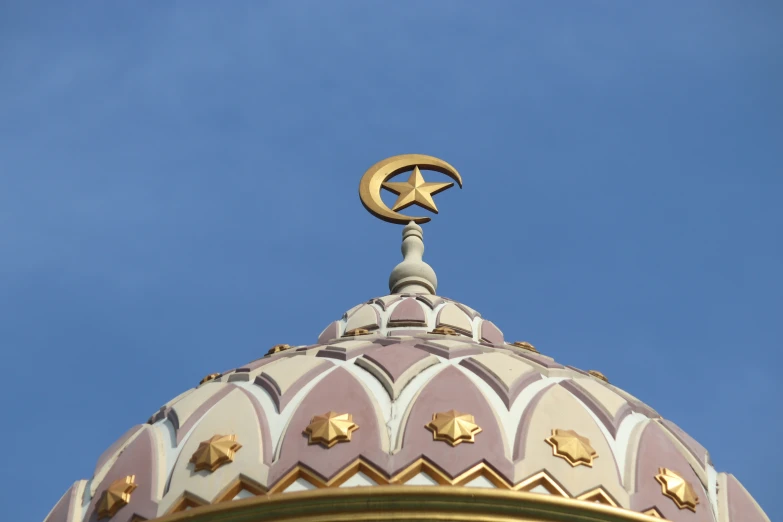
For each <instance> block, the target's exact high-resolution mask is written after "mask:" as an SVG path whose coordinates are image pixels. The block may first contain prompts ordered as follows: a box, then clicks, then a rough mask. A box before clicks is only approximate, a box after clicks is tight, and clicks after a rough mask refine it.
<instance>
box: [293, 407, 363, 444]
mask: <svg viewBox="0 0 783 522" xmlns="http://www.w3.org/2000/svg"><path fill="white" fill-rule="evenodd" d="M358 429H359V426H357V425H356V424H355V423H354V422H353V415H351V414H350V413H335V412H333V411H330V412H327V413H324V414H323V415H316V416H315V417H313V419H312V420H311V421H310V425H309V426H307V428H305V430H304V433H305V434H306V435H307V436H308V443H309V444H322V445H323V446H325V447H327V448H331V447H332V446H334V445H335V444H337V443H338V442H350V441H351V434H352V433H353V432H354V431H356V430H358Z"/></svg>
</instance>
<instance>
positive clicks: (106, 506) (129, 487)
mask: <svg viewBox="0 0 783 522" xmlns="http://www.w3.org/2000/svg"><path fill="white" fill-rule="evenodd" d="M135 480H136V475H128V476H127V477H123V478H121V479H118V480H115V481H114V482H112V483H111V484H110V485H109V487H108V488H106V491H104V492H103V495H101V498H100V500H99V501H98V520H101V519H104V518H111V517H113V516H114V515H116V514H117V511H119V510H120V508H121V507H123V506H127V505H128V504H129V503H130V500H131V493H133V490H134V489H136V487H137V484H136V482H135Z"/></svg>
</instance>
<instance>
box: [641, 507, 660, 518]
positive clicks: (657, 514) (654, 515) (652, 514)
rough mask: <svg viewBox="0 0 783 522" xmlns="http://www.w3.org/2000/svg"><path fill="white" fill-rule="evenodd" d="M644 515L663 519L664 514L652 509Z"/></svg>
mask: <svg viewBox="0 0 783 522" xmlns="http://www.w3.org/2000/svg"><path fill="white" fill-rule="evenodd" d="M643 514H644V515H647V516H650V517H653V518H663V514H661V512H660V511H658V510H657V509H656V508H650V509H648V510H647V511H644V512H643Z"/></svg>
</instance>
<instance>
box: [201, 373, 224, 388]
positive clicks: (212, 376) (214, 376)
mask: <svg viewBox="0 0 783 522" xmlns="http://www.w3.org/2000/svg"><path fill="white" fill-rule="evenodd" d="M218 377H220V374H219V373H210V374H209V375H207V376H206V377H204V378H203V379H201V382H200V383H198V385H199V386H201V385H202V384H204V383H206V382H209V381H214V380H215V379H217V378H218Z"/></svg>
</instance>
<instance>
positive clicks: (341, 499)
mask: <svg viewBox="0 0 783 522" xmlns="http://www.w3.org/2000/svg"><path fill="white" fill-rule="evenodd" d="M212 520H221V522H240V521H241V522H249V521H251V520H252V521H253V522H261V521H265V520H270V521H271V520H286V521H289V522H304V521H318V522H338V521H339V522H345V521H360V520H406V521H413V520H415V521H427V522H430V521H432V520H441V521H446V520H449V521H452V520H453V521H466V522H468V521H470V522H512V521H513V522H564V521H567V520H579V521H581V522H653V521H655V520H660V519H659V518H655V517H651V516H648V515H643V514H641V513H636V512H633V511H628V510H625V509H620V508H615V507H611V506H606V505H603V504H598V503H594V502H588V501H584V500H574V499H568V498H562V497H556V496H551V495H542V494H536V493H526V492H520V491H498V490H492V489H482V488H471V487H464V486H373V487H355V488H345V489H332V488H322V489H316V490H313V491H302V492H298V493H283V494H272V495H265V496H260V497H254V498H248V499H244V500H236V501H233V502H224V503H220V504H214V505H211V506H204V507H200V508H194V509H189V510H187V511H183V512H180V513H174V514H171V515H167V516H165V517H162V518H159V519H156V522H185V521H187V522H209V521H212Z"/></svg>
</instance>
